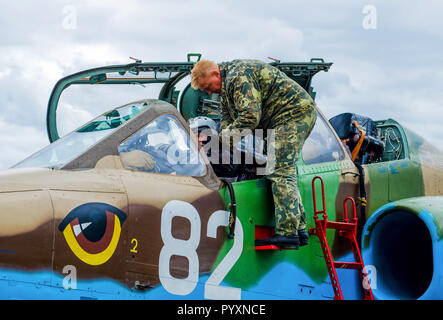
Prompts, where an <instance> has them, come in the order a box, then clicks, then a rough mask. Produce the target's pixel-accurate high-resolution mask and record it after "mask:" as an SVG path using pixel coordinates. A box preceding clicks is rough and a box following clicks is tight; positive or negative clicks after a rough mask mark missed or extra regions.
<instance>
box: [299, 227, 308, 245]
mask: <svg viewBox="0 0 443 320" xmlns="http://www.w3.org/2000/svg"><path fill="white" fill-rule="evenodd" d="M298 238H299V241H300V246H306V245H308V243H309V234H308V233H307V232H306V230H305V229H303V230H298Z"/></svg>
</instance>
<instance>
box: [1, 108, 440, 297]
mask: <svg viewBox="0 0 443 320" xmlns="http://www.w3.org/2000/svg"><path fill="white" fill-rule="evenodd" d="M317 111H318V116H319V117H320V118H323V119H324V116H323V115H322V114H321V112H320V111H319V110H317ZM145 112H146V113H148V112H150V110H149V108H148V109H147V110H146V111H145ZM168 112H169V111H168ZM141 114H142V113H141ZM141 114H140V115H141ZM140 115H138V116H137V117H136V118H134V120H136V119H137V118H139V117H140ZM175 115H176V116H177V117H178V118H180V117H181V115H180V114H179V113H178V112H176V114H175ZM131 121H132V120H131ZM131 121H128V123H127V124H126V125H125V126H127V125H128V124H131ZM181 121H182V122H184V120H183V119H182V120H181ZM326 123H327V121H326ZM377 125H378V126H379V127H380V128H385V127H390V128H394V129H395V130H397V131H398V133H399V135H400V136H401V139H402V143H403V150H402V154H401V156H400V157H399V158H398V159H397V160H389V161H388V160H387V161H383V162H380V163H375V164H369V165H364V166H363V167H364V170H365V187H366V193H367V199H368V207H367V210H366V214H367V223H366V225H365V227H364V229H363V233H362V240H363V241H362V249H363V259H364V260H365V262H366V265H367V266H368V265H373V266H374V267H375V268H377V278H376V281H377V287H373V293H374V296H375V297H376V298H378V299H418V298H420V299H441V298H442V291H441V279H442V270H443V269H442V268H441V263H442V261H443V259H442V249H443V248H442V243H443V242H442V240H441V238H442V235H443V231H442V230H443V225H442V223H443V212H442V206H443V201H442V200H443V198H442V197H441V195H442V191H443V165H442V163H443V162H442V159H443V157H441V153H440V152H439V151H438V150H436V149H435V148H433V147H432V146H430V145H429V144H427V143H426V142H425V141H423V139H421V138H420V137H418V136H417V135H415V134H414V133H412V132H410V131H409V130H407V129H405V128H403V127H401V126H400V125H399V124H398V123H397V122H395V121H394V120H384V121H378V122H377ZM328 127H329V129H330V130H331V131H332V127H330V125H329V124H328ZM334 136H335V137H336V139H338V137H337V136H336V134H335V133H334ZM343 152H344V158H343V159H341V160H339V161H333V162H324V163H314V164H306V163H305V162H304V160H303V158H302V157H300V158H299V160H298V162H297V168H298V175H297V179H298V181H297V182H298V185H299V188H300V194H301V197H302V199H303V203H304V205H305V209H306V213H307V224H308V226H307V227H308V228H309V227H313V226H314V225H313V214H312V212H313V204H312V189H311V181H312V179H313V177H315V176H317V175H320V176H321V177H322V178H323V180H324V182H325V189H326V209H327V213H328V217H329V220H332V221H334V220H335V221H342V219H343V200H344V199H345V197H348V196H352V197H354V198H356V199H357V198H358V195H359V188H358V170H357V168H356V167H355V165H354V164H353V162H352V161H351V160H350V157H349V155H348V154H347V153H346V152H345V150H344V149H343ZM210 170H211V169H210V167H209V166H208V176H211V174H210V172H209V171H210ZM214 179H215V180H217V178H216V177H214V176H211V177H210V178H209V179H208V180H204V179H200V180H197V179H195V178H193V177H186V176H174V175H165V174H156V173H147V172H138V171H135V170H128V169H125V168H123V166H122V163H121V160H120V159H119V157H118V155H116V154H110V155H106V156H104V157H102V158H101V159H99V160H98V161H97V162H96V164H95V166H94V167H93V168H89V169H87V168H85V169H83V170H53V169H9V170H4V171H2V172H1V173H0V218H1V221H2V223H1V224H0V297H1V298H3V299H183V298H184V299H203V298H211V299H215V298H228V299H229V298H242V299H332V298H333V292H332V287H331V285H330V283H329V278H328V274H327V272H326V266H325V263H324V260H323V255H322V252H321V248H320V245H319V243H318V240H317V239H316V238H315V237H314V236H311V238H310V244H309V245H308V246H305V247H301V248H300V249H299V250H297V251H296V250H282V251H280V250H275V251H256V250H255V249H254V238H255V230H256V226H263V225H268V226H269V225H273V223H274V221H273V218H272V215H270V214H269V212H270V211H273V201H272V193H271V189H270V185H269V182H268V181H267V180H266V179H258V180H249V181H240V182H236V183H233V186H234V190H235V196H236V203H237V218H238V220H237V225H236V229H235V238H234V239H229V238H228V237H227V236H226V235H227V232H226V231H227V230H226V229H227V228H225V227H224V226H223V225H225V224H224V222H223V221H224V220H223V219H218V218H219V217H221V218H227V217H228V212H227V211H229V209H228V208H229V204H230V196H229V192H228V190H227V188H226V187H223V188H221V189H219V190H214V188H212V186H213V185H216V184H217V183H219V181H210V180H214ZM205 183H207V185H206V184H205ZM208 186H211V188H209V187H208ZM171 201H172V202H173V204H174V205H175V204H178V205H182V206H183V208H184V209H183V212H184V211H186V210H188V209H189V206H187V205H186V204H191V205H192V206H193V207H194V208H195V209H196V210H197V212H198V216H197V218H196V217H195V216H192V217H193V218H189V217H190V216H187V217H186V216H184V215H182V213H181V212H179V211H177V212H176V215H175V216H172V218H171V221H170V229H169V230H166V231H167V232H170V234H169V235H166V234H164V232H165V228H164V226H165V223H164V220H163V219H164V216H165V208H166V207H167V206H169V204H171ZM174 201H175V202H174ZM90 203H95V204H97V203H99V204H106V205H108V207H106V208H108V209H109V208H112V207H115V208H116V209H117V211H119V210H120V211H121V212H123V214H124V216H125V217H124V219H120V218H116V217H114V220H112V216H111V215H109V214H108V213H106V215H104V214H103V215H104V216H106V219H108V220H106V221H107V222H106V225H105V226H104V227H105V231H103V234H107V232H108V225H107V223H108V222H109V221H114V222H113V223H114V233H112V230H110V231H109V234H112V235H113V236H118V240H117V244H116V246H115V248H114V249H113V250H114V251H113V253H112V254H111V256H110V257H109V258H108V259H107V260H106V259H105V261H104V262H102V263H101V264H97V265H92V264H90V263H86V262H84V261H83V260H82V257H83V256H80V257H79V256H78V255H76V253H75V252H73V250H72V248H71V247H70V246H69V244H68V242H67V239H66V237H65V235H64V233H63V232H61V231H60V230H59V227H60V225H61V223H62V221H64V219H65V218H66V217H67V216H68V215H69V214H70V213H71V212H75V211H74V210H76V208H78V207H80V206H82V205H84V204H90ZM357 203H358V202H357ZM185 209H186V210H185ZM191 209H192V208H191ZM108 211H112V209H109V210H108ZM359 212H360V204H359V203H358V206H357V213H359ZM110 213H114V214H115V215H117V212H110ZM120 215H121V214H120ZM214 217H215V218H217V219H215V218H214ZM391 217H392V218H391ZM195 218H196V219H195ZM359 218H360V217H359ZM117 219H119V220H117ZM215 220H217V221H216V222H214V221H215ZM403 220H404V221H407V222H408V223H403V222H402V221H403ZM118 221H120V224H119V222H118ZM219 225H220V227H218V226H219ZM118 226H120V227H121V230H118ZM195 226H200V229H198V228H194V227H195ZM217 227H218V228H217ZM72 230H73V232H75V227H72ZM196 230H197V231H196ZM214 230H215V232H214ZM394 230H396V232H395V233H394V232H393V231H394ZM402 230H404V232H403V233H402ZM117 231H119V232H117ZM391 232H392V234H391ZM327 237H328V240H329V242H330V243H331V244H333V245H332V248H333V255H334V258H335V259H336V260H337V259H340V260H341V261H352V259H350V248H349V247H348V245H347V244H346V242H345V241H343V240H342V239H340V237H338V235H337V234H336V233H335V232H334V231H330V230H329V231H328V233H327ZM171 239H172V241H174V242H175V243H176V244H182V246H181V247H180V246H175V247H173V248H169V251H168V252H167V253H168V254H169V256H167V257H168V258H169V259H168V260H162V255H164V254H165V251H166V250H165V247H166V246H167V243H165V242H167V241H171ZM174 239H175V240H174ZM196 239H198V240H199V241H196ZM384 239H386V241H384ZM397 239H401V241H403V240H404V241H408V239H412V240H413V241H415V243H417V244H416V245H417V246H416V247H414V248H413V249H412V250H410V247H408V245H410V244H411V242H409V243H407V242H406V244H405V246H403V245H402V242H401V241H397ZM107 241H108V243H109V244H111V243H112V239H107ZM180 241H182V242H180ZM409 241H411V240H409ZM191 242H192V243H191ZM191 244H192V245H191ZM421 245H424V246H421ZM102 249H103V248H102ZM185 249H186V250H188V251H186V252H185V251H183V250H185ZM194 249H195V250H194ZM382 249H383V250H385V251H384V254H392V256H391V257H392V259H391V257H390V256H388V258H386V256H384V257H383V256H381V255H380V254H379V252H380V250H382ZM174 250H175V251H174ZM193 251H195V253H196V255H194V254H192V255H191V254H189V253H190V252H193ZM396 252H397V254H395V253H396ZM174 253H175V254H174ZM428 253H429V254H430V256H429V254H428ZM92 254H98V253H97V252H95V253H94V252H93V253H92ZM187 255H188V256H187ZM415 256H416V259H414V257H415ZM195 257H197V261H198V264H197V270H198V272H197V278H192V277H194V276H195V275H194V274H192V272H191V269H195V267H196V265H195V264H193V263H194V262H195ZM228 258H229V259H228ZM397 258H398V261H396V260H395V259H397ZM413 260H417V261H418V263H417V262H416V263H413V264H412V268H410V267H408V262H411V261H413ZM87 261H93V260H87ZM164 261H167V262H168V264H169V267H170V268H168V270H167V272H168V273H169V276H168V277H166V278H163V279H162V278H161V276H160V271H159V269H160V265H161V263H163V262H164ZM391 265H392V267H391ZM398 266H402V267H403V268H404V270H402V271H404V272H403V273H404V274H406V277H407V278H408V279H409V280H411V281H410V282H411V283H412V286H410V285H408V283H406V284H405V283H403V284H401V283H400V282H401V281H400V280H404V278H402V277H401V276H400V277H399V278H398V275H397V274H398V273H401V272H398V269H395V267H398ZM66 267H68V268H67V269H66ZM69 267H75V268H76V270H77V273H76V279H77V286H76V288H72V289H69V288H65V287H64V285H63V282H64V280H65V279H66V276H67V275H69V271H67V270H71V269H69ZM417 268H419V269H417ZM420 268H423V270H422V269H420ZM163 271H164V270H163ZM221 271H223V272H221ZM338 276H339V278H340V283H341V287H342V290H343V294H344V297H345V299H360V298H361V297H362V294H361V291H360V289H359V288H360V284H359V280H358V276H357V274H356V273H354V272H353V271H343V270H339V271H338ZM424 277H426V278H424ZM189 279H196V280H195V281H194V280H192V281H189ZM403 282H405V281H403ZM166 283H168V285H166ZM417 283H425V285H422V287H420V288H418V289H417V288H416V287H414V284H417ZM372 284H374V282H372ZM189 288H190V289H189ZM211 288H212V289H215V290H216V291H217V292H218V293H219V295H218V296H217V294H215V295H214V290H212V291H211V290H210V289H211ZM209 291H211V293H210V294H209V293H208V292H209Z"/></svg>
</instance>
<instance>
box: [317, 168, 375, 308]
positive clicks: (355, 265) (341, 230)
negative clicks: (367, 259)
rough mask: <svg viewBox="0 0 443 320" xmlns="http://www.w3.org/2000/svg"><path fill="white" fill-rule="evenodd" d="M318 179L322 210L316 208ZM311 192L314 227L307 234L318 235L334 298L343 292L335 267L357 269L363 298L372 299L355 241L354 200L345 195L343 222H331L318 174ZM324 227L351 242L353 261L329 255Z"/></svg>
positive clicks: (338, 297)
mask: <svg viewBox="0 0 443 320" xmlns="http://www.w3.org/2000/svg"><path fill="white" fill-rule="evenodd" d="M317 179H320V181H321V191H322V198H323V199H322V200H323V210H320V211H319V210H317V202H316V196H315V180H317ZM312 194H313V200H314V220H315V228H310V229H309V234H313V235H316V236H318V238H319V239H320V245H321V247H322V249H323V256H324V258H325V262H326V266H327V268H328V273H329V278H330V279H331V284H332V288H333V290H334V300H343V294H342V291H341V288H340V283H339V280H338V277H337V272H336V271H335V269H336V268H341V269H355V270H359V274H360V279H361V283H362V285H363V291H364V295H365V296H364V299H365V300H374V296H373V295H372V290H371V286H370V285H369V281H368V276H367V274H366V269H365V265H364V264H363V259H362V257H361V254H360V249H359V247H358V242H357V212H356V209H355V201H354V199H353V198H351V197H347V198H346V199H345V200H344V201H343V206H344V210H345V212H344V213H345V218H344V222H331V221H328V216H327V214H326V204H325V188H324V184H323V179H322V178H321V177H319V176H316V177H314V179H312ZM348 200H350V201H351V202H352V208H353V210H354V218H353V219H352V222H349V219H348V209H347V206H346V202H347V201H348ZM319 213H323V220H319V219H318V216H317V215H318V214H319ZM326 229H335V230H338V234H339V236H342V237H344V238H346V239H348V240H349V241H350V242H351V247H352V252H353V253H354V259H355V262H339V261H334V260H333V257H332V255H331V250H330V249H329V244H328V240H327V238H326Z"/></svg>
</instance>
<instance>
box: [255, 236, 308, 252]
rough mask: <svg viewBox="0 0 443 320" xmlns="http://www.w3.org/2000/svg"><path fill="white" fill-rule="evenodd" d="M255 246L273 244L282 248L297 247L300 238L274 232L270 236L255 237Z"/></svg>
mask: <svg viewBox="0 0 443 320" xmlns="http://www.w3.org/2000/svg"><path fill="white" fill-rule="evenodd" d="M255 245H256V246H270V245H274V246H277V247H283V248H292V249H298V247H299V246H300V240H299V239H298V236H282V235H280V234H275V235H273V236H272V237H270V238H266V239H257V240H255Z"/></svg>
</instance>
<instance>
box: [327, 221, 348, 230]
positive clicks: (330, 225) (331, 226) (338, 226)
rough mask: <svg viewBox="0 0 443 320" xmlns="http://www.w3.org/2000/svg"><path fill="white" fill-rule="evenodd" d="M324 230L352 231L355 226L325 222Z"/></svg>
mask: <svg viewBox="0 0 443 320" xmlns="http://www.w3.org/2000/svg"><path fill="white" fill-rule="evenodd" d="M326 228H329V229H337V230H346V231H347V230H349V231H351V230H354V228H355V224H354V223H346V222H330V221H328V222H326Z"/></svg>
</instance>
